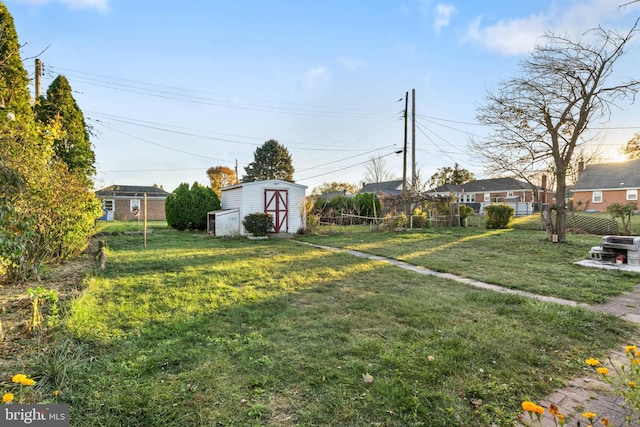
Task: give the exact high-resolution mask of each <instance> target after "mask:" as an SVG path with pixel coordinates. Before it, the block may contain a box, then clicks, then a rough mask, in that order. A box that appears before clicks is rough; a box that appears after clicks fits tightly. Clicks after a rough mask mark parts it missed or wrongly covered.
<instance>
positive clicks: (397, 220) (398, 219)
mask: <svg viewBox="0 0 640 427" xmlns="http://www.w3.org/2000/svg"><path fill="white" fill-rule="evenodd" d="M407 224H409V217H408V216H407V214H406V213H404V212H400V214H398V215H396V216H394V217H393V226H394V227H396V228H398V227H406V226H407Z"/></svg>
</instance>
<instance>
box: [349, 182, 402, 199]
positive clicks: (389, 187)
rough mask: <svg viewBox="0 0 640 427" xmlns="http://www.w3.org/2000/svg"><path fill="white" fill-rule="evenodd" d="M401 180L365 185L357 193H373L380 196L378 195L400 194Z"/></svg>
mask: <svg viewBox="0 0 640 427" xmlns="http://www.w3.org/2000/svg"><path fill="white" fill-rule="evenodd" d="M402 182H403V181H402V180H401V179H396V180H394V181H384V182H372V183H371V184H365V185H363V186H362V188H361V189H360V191H359V193H360V194H363V193H375V194H377V195H380V193H385V194H400V193H402Z"/></svg>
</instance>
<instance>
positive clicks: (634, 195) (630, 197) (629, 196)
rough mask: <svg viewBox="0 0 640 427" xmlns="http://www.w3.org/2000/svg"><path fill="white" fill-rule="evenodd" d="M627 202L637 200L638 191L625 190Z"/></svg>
mask: <svg viewBox="0 0 640 427" xmlns="http://www.w3.org/2000/svg"><path fill="white" fill-rule="evenodd" d="M627 200H638V190H627Z"/></svg>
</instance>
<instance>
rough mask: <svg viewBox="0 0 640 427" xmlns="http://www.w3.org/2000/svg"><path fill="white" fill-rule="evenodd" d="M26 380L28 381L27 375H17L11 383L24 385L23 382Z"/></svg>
mask: <svg viewBox="0 0 640 427" xmlns="http://www.w3.org/2000/svg"><path fill="white" fill-rule="evenodd" d="M26 379H27V376H26V375H25V374H15V375H14V376H13V377H12V378H11V381H13V382H14V383H22V381H24V380H26Z"/></svg>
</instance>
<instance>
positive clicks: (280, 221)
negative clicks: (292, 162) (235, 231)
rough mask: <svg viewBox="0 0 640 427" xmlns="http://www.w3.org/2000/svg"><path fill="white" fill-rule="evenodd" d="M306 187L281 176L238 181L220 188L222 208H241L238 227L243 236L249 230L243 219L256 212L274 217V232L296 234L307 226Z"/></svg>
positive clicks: (239, 209)
mask: <svg viewBox="0 0 640 427" xmlns="http://www.w3.org/2000/svg"><path fill="white" fill-rule="evenodd" d="M306 189H307V186H305V185H301V184H296V183H294V182H288V181H283V180H280V179H271V180H268V181H256V182H244V183H241V184H236V185H232V186H230V187H225V188H223V189H222V190H221V193H222V197H221V198H222V210H236V209H237V210H238V213H239V217H238V220H239V225H238V228H239V230H240V234H241V235H243V236H244V235H246V234H248V233H247V231H246V230H245V229H244V226H243V225H242V220H243V219H244V217H245V216H247V215H249V214H252V213H256V212H265V213H269V214H271V215H272V216H273V224H274V227H273V232H274V233H295V232H296V231H298V229H300V228H304V227H306V217H305V212H304V199H305V196H306V194H305V193H306ZM216 225H217V224H216ZM216 231H217V230H216ZM216 235H218V234H217V233H216Z"/></svg>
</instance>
